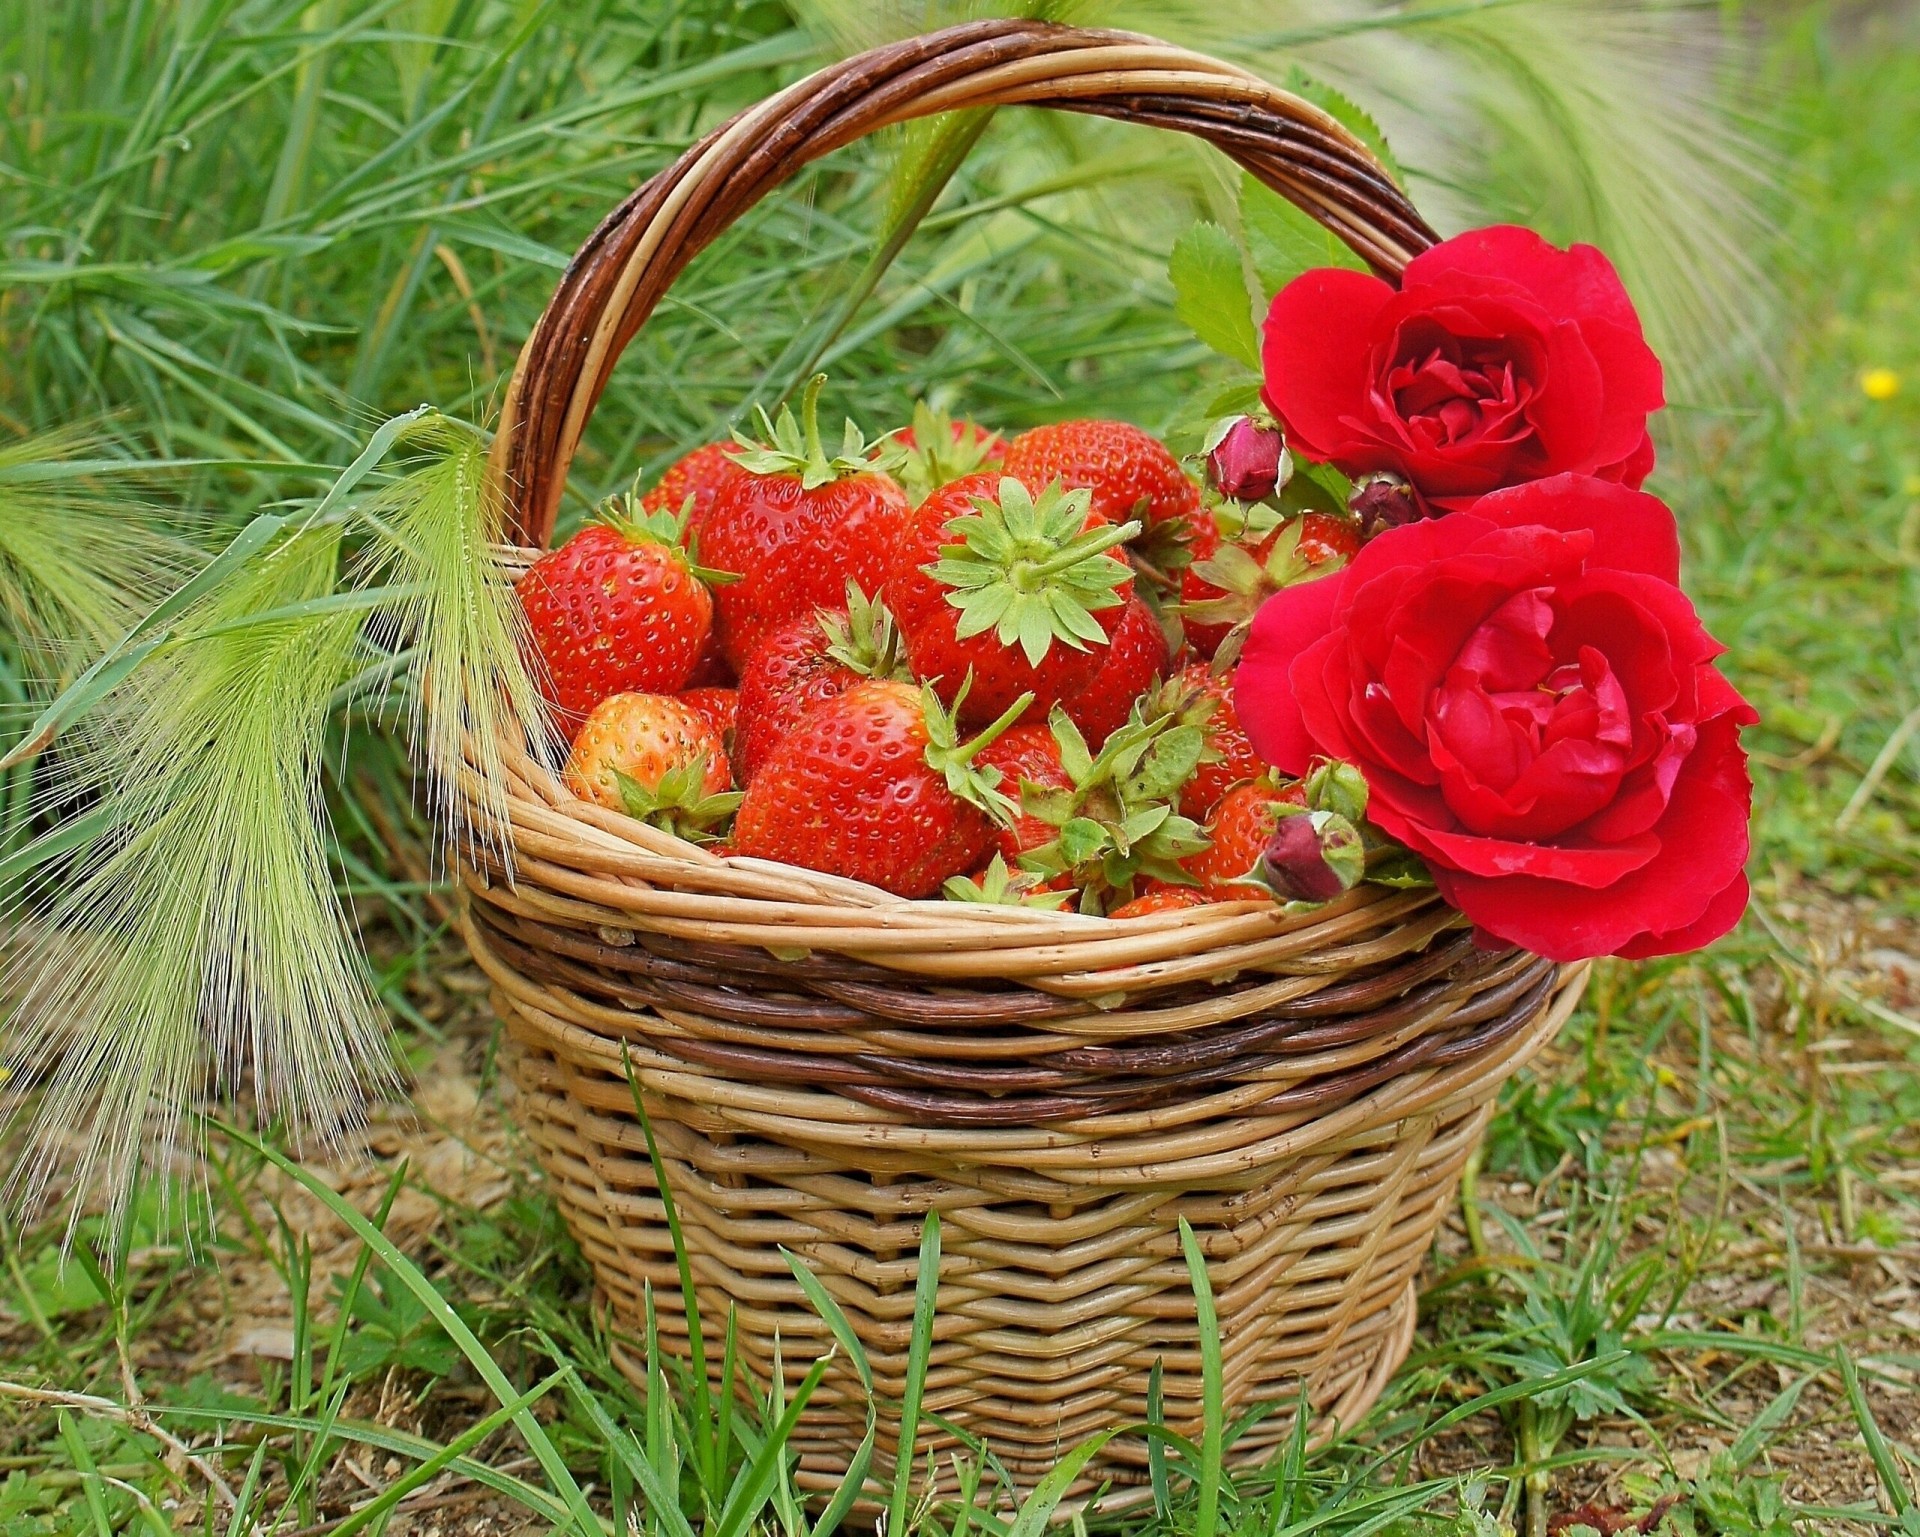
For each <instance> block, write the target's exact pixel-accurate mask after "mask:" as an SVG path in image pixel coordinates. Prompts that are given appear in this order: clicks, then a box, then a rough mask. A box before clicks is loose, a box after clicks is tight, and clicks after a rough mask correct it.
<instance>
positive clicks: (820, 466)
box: [800, 374, 833, 480]
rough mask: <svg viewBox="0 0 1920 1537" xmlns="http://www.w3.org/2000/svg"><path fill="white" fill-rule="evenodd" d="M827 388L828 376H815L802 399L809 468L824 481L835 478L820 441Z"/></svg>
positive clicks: (810, 380) (802, 430)
mask: <svg viewBox="0 0 1920 1537" xmlns="http://www.w3.org/2000/svg"><path fill="white" fill-rule="evenodd" d="M826 387H827V376H826V375H825V374H815V375H814V376H813V377H812V378H811V379H809V380H808V381H807V388H806V392H805V393H804V394H802V395H801V397H800V430H801V432H802V434H803V435H804V438H805V442H806V445H807V467H808V468H809V469H810V470H812V471H813V472H814V473H815V474H816V475H819V476H821V477H822V478H824V479H828V480H831V479H832V478H833V468H832V466H831V465H830V464H829V463H828V461H827V450H826V447H825V445H824V444H822V443H821V441H820V392H821V391H822V390H823V389H825V388H826Z"/></svg>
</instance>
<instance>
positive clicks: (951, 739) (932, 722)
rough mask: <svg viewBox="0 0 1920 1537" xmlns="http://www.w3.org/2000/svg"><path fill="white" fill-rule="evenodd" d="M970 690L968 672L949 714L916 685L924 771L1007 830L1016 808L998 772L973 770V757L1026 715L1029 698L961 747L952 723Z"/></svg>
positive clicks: (928, 689)
mask: <svg viewBox="0 0 1920 1537" xmlns="http://www.w3.org/2000/svg"><path fill="white" fill-rule="evenodd" d="M972 687H973V674H972V673H971V672H969V673H968V674H967V677H966V681H965V682H964V683H962V684H961V685H960V692H959V693H958V694H956V695H955V696H954V700H953V708H952V709H951V710H949V709H948V708H947V707H946V706H945V705H943V704H942V703H941V702H940V696H939V695H938V694H936V693H935V692H934V690H933V685H932V684H931V683H923V684H921V685H920V707H921V710H922V712H923V716H924V719H925V721H926V726H927V747H926V760H927V767H928V768H930V769H932V770H933V771H934V772H935V773H936V774H939V775H940V776H941V777H942V778H944V779H945V780H946V782H947V789H948V790H950V791H951V792H952V793H953V794H954V795H955V796H957V797H958V798H959V799H961V800H963V801H965V802H966V803H967V804H968V805H970V806H975V807H978V808H979V809H980V810H981V811H984V812H985V813H986V814H987V815H988V816H990V817H991V818H993V820H994V821H996V822H998V823H999V824H1000V825H1001V826H1002V827H1011V826H1012V825H1013V819H1014V818H1015V817H1016V816H1018V815H1019V814H1020V808H1019V806H1018V805H1016V804H1015V803H1014V802H1013V801H1012V800H1011V799H1009V798H1008V797H1007V795H1006V794H1005V793H1004V792H1002V791H1001V789H1000V788H999V784H1000V774H999V771H998V770H996V769H981V768H976V767H975V766H974V763H973V757H974V754H975V753H977V752H979V751H980V750H981V749H982V748H983V747H986V746H987V745H988V744H989V743H990V742H992V741H993V740H994V739H995V738H997V737H998V736H999V735H1000V734H1001V733H1002V732H1003V731H1005V730H1006V729H1007V728H1008V727H1009V726H1011V725H1012V724H1013V723H1014V722H1015V721H1017V720H1018V719H1019V718H1020V717H1021V716H1022V715H1024V714H1025V713H1026V710H1027V706H1028V705H1030V704H1032V703H1033V695H1031V694H1022V695H1021V696H1020V697H1019V698H1018V699H1016V700H1015V701H1014V702H1013V703H1012V704H1011V705H1009V706H1008V707H1007V708H1006V709H1005V710H1004V711H1003V712H1002V713H1001V715H1000V718H999V719H998V720H996V721H994V723H993V724H992V725H990V726H988V727H987V728H986V730H984V731H982V732H981V733H980V734H979V735H977V736H976V737H974V739H973V740H972V741H971V742H968V743H966V744H965V745H964V746H962V745H961V744H960V743H959V741H958V740H957V738H958V731H957V729H956V727H955V725H954V721H955V717H956V716H957V715H958V714H959V712H960V706H961V704H962V703H963V702H964V701H965V699H966V697H967V691H968V690H969V689H971V688H972Z"/></svg>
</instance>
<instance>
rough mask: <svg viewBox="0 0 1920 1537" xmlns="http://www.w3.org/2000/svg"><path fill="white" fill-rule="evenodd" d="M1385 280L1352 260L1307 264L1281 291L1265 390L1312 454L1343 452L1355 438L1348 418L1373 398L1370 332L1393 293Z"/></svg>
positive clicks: (1265, 356)
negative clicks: (1351, 266)
mask: <svg viewBox="0 0 1920 1537" xmlns="http://www.w3.org/2000/svg"><path fill="white" fill-rule="evenodd" d="M1393 297H1394V291H1393V289H1392V288H1391V287H1389V286H1388V285H1387V284H1386V283H1385V282H1383V281H1381V280H1380V279H1379V278H1377V277H1373V276H1371V275H1370V274H1368V273H1364V272H1353V271H1350V270H1348V269H1347V268H1344V267H1318V268H1315V269H1314V270H1312V271H1310V272H1303V273H1301V274H1300V276H1299V277H1297V278H1295V279H1294V280H1293V281H1292V282H1291V283H1289V284H1287V286H1286V287H1285V288H1283V289H1281V290H1280V292H1279V293H1278V294H1276V295H1275V296H1274V300H1273V303H1272V305H1271V306H1270V307H1269V308H1268V310H1267V319H1266V324H1265V326H1264V328H1263V340H1262V343H1261V349H1260V361H1261V367H1262V370H1263V372H1264V374H1265V376H1266V385H1265V389H1264V391H1263V396H1264V398H1265V400H1266V403H1267V405H1268V406H1269V407H1271V408H1272V410H1273V413H1274V415H1276V416H1278V417H1279V418H1280V420H1281V421H1283V422H1284V423H1286V426H1287V432H1288V437H1289V440H1290V441H1291V443H1292V445H1293V447H1294V448H1295V449H1296V450H1297V451H1299V452H1301V453H1304V454H1305V455H1306V456H1307V457H1308V458H1309V459H1337V458H1341V457H1342V454H1341V450H1342V449H1343V448H1345V447H1346V446H1347V445H1349V444H1350V443H1351V441H1352V434H1351V433H1350V432H1349V430H1348V429H1347V428H1346V427H1344V426H1343V425H1342V418H1343V417H1346V416H1350V415H1352V414H1353V413H1355V412H1356V411H1358V410H1359V409H1360V408H1361V406H1362V404H1363V402H1364V401H1365V398H1366V393H1367V384H1368V379H1369V376H1370V372H1371V369H1370V360H1369V355H1368V351H1367V348H1366V347H1365V346H1364V345H1363V342H1364V340H1365V338H1367V337H1368V336H1370V335H1371V334H1372V332H1373V323H1374V318H1375V317H1376V316H1377V315H1378V314H1379V312H1380V311H1381V310H1382V309H1383V308H1384V307H1385V306H1386V305H1387V304H1388V303H1390V302H1391V301H1392V299H1393Z"/></svg>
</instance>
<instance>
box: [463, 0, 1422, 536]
mask: <svg viewBox="0 0 1920 1537" xmlns="http://www.w3.org/2000/svg"><path fill="white" fill-rule="evenodd" d="M1012 105H1023V106H1034V107H1052V108H1056V109H1059V110H1062V111H1067V112H1086V113H1091V114H1094V115H1097V116H1101V117H1112V118H1118V119H1120V120H1122V121H1125V122H1131V123H1144V124H1151V125H1153V126H1155V127H1161V128H1171V129H1176V130H1178V131H1180V132H1182V133H1190V134H1193V135H1195V136H1196V137H1198V138H1201V139H1205V140H1206V141H1207V142H1208V143H1210V144H1213V145H1215V146H1216V147H1218V148H1219V149H1221V150H1222V151H1224V152H1225V153H1226V154H1227V155H1228V156H1229V157H1231V158H1232V159H1233V160H1235V161H1236V162H1238V163H1239V164H1240V165H1241V166H1243V167H1244V168H1245V169H1246V170H1248V171H1250V172H1251V173H1252V174H1253V175H1254V176H1256V177H1257V178H1258V179H1259V180H1260V181H1262V182H1263V183H1265V184H1266V185H1267V186H1268V187H1271V188H1272V189H1273V190H1274V191H1275V192H1277V193H1279V194H1280V195H1281V196H1282V197H1285V198H1287V199H1288V200H1289V201H1290V202H1292V203H1294V204H1295V205H1297V206H1298V207H1300V208H1301V209H1303V210H1305V211H1306V212H1307V213H1308V214H1310V215H1312V216H1313V217H1314V218H1315V219H1317V220H1319V221H1320V223H1322V224H1323V225H1325V226H1326V227H1327V228H1328V229H1329V230H1331V231H1332V232H1333V233H1334V234H1336V235H1338V236H1339V237H1340V238H1341V239H1342V240H1344V241H1345V242H1346V243H1347V244H1348V245H1349V246H1351V247H1352V248H1353V249H1354V251H1355V252H1357V253H1358V254H1359V255H1360V256H1361V257H1363V258H1364V259H1365V260H1366V261H1368V262H1369V263H1371V264H1372V265H1373V267H1374V268H1375V269H1376V270H1378V271H1380V272H1382V273H1385V274H1387V275H1390V276H1392V275H1397V274H1398V273H1399V272H1400V270H1401V269H1402V268H1403V267H1405V265H1406V264H1407V262H1408V261H1409V260H1411V259H1412V258H1413V257H1414V256H1415V255H1417V254H1418V253H1419V252H1421V251H1423V250H1425V249H1426V248H1427V247H1428V246H1429V245H1431V244H1433V243H1434V241H1435V240H1436V239H1437V238H1438V237H1437V236H1436V235H1435V233H1434V231H1433V229H1432V228H1431V227H1430V226H1429V225H1428V224H1427V222H1426V221H1425V220H1424V219H1422V218H1421V217H1420V215H1419V214H1418V213H1417V212H1416V211H1415V210H1414V207H1413V205H1412V204H1411V203H1410V202H1408V200H1407V197H1406V194H1405V193H1403V192H1402V191H1401V190H1400V189H1399V187H1397V186H1396V185H1395V184H1394V182H1393V179H1392V178H1391V177H1390V176H1389V175H1388V174H1387V172H1386V170H1385V169H1384V168H1383V167H1382V166H1381V165H1380V163H1379V162H1378V161H1377V160H1376V159H1375V158H1374V157H1373V155H1372V153H1371V152H1370V151H1369V150H1368V149H1367V148H1366V146H1365V145H1363V144H1361V143H1360V141H1359V140H1358V139H1356V138H1355V137H1354V136H1353V135H1352V134H1351V133H1349V132H1348V131H1347V130H1346V129H1345V128H1343V127H1342V126H1341V125H1340V124H1339V123H1337V122H1336V121H1334V119H1333V118H1331V117H1329V116H1328V115H1327V114H1326V113H1325V112H1322V111H1321V110H1320V109H1319V108H1318V107H1315V106H1313V105H1312V104H1311V103H1309V102H1305V101H1302V100H1301V99H1300V98H1299V97H1297V96H1294V95H1292V94H1291V93H1289V92H1287V91H1283V90H1281V89H1279V88H1278V87H1277V86H1274V85H1270V84H1268V83H1267V82H1266V81H1264V80H1262V79H1260V78H1259V77H1258V76H1257V75H1252V74H1249V73H1248V72H1247V71H1245V70H1243V69H1240V68H1237V67H1236V66H1234V65H1231V64H1225V63H1222V62H1221V61H1220V60H1218V59H1212V58H1208V57H1206V56H1205V55H1204V54H1197V53H1190V52H1188V51H1187V50H1186V49H1184V48H1176V47H1174V46H1172V45H1171V44H1168V43H1163V42H1159V41H1157V40H1155V39H1153V38H1149V37H1141V36H1138V35H1136V34H1133V33H1126V32H1109V31H1102V30H1094V29H1088V28H1081V27H1065V26H1058V25H1054V24H1051V23H1046V22H1033V21H1006V20H996V21H978V22H967V23H963V24H961V25H959V26H955V27H948V28H946V29H945V30H943V31H939V32H930V33H927V34H925V35H924V36H920V37H915V38H910V39H908V40H906V41H904V42H899V43H893V44H889V45H887V46H886V47H882V48H875V49H872V50H870V51H869V52H867V53H863V54H859V55H857V56H855V57H854V58H851V59H847V60H844V61H843V62H841V63H839V64H834V65H831V66H829V67H828V68H826V69H823V70H821V71H820V72H819V73H817V74H814V75H810V76H808V77H807V78H806V79H804V80H801V81H798V82H797V83H795V84H794V85H792V86H789V87H788V88H787V89H786V90H784V91H781V92H779V93H777V94H776V95H773V96H770V97H768V98H767V99H766V100H765V101H762V102H760V103H759V104H758V105H756V106H753V107H750V108H748V109H747V110H746V111H744V112H742V113H741V114H739V115H738V116H737V117H735V118H733V119H732V120H731V121H730V122H728V123H726V124H724V125H722V126H721V127H719V128H717V129H715V130H714V131H713V132H712V133H710V134H708V135H707V136H706V138H704V139H702V140H701V141H700V142H699V143H698V144H695V145H694V146H693V147H692V148H690V149H689V150H687V151H686V153H685V154H683V155H681V157H680V158H679V159H678V160H676V161H675V162H674V163H673V164H672V165H670V166H668V167H667V168H666V169H665V170H664V171H661V172H660V173H659V174H658V175H656V176H655V177H653V179H652V180H650V181H648V182H647V183H646V184H645V185H644V186H642V187H640V188H639V189H638V190H637V191H635V192H634V193H633V194H632V195H631V196H629V197H628V198H627V199H626V200H625V201H624V202H623V203H621V204H620V206H619V207H617V208H615V209H614V210H613V212H612V213H610V214H609V215H608V216H607V217H606V219H605V220H603V221H602V223H601V225H600V227H599V228H598V229H596V230H595V231H594V232H593V233H592V235H590V236H588V238H587V241H586V244H585V245H583V246H581V248H580V250H579V253H578V254H577V255H576V256H575V257H574V258H573V261H572V262H571V263H570V264H569V265H568V267H567V270H566V272H565V274H564V275H563V276H562V277H561V279H560V284H559V287H558V289H557V290H556V291H555V293H554V296H553V298H552V299H551V300H550V301H549V302H548V304H547V308H546V311H545V312H544V313H543V314H542V315H541V317H540V320H539V323H538V324H537V325H535V326H534V328H533V333H532V335H530V336H529V337H528V338H527V343H526V345H525V347H523V348H522V349H521V352H520V357H519V361H518V362H517V363H516V364H515V366H514V372H513V378H512V381H511V382H510V383H509V385H508V387H507V396H506V404H505V407H504V409H503V411H502V415H501V422H500V429H499V432H498V434H497V435H496V437H495V439H494V445H493V458H492V471H493V475H494V478H495V483H496V484H497V485H499V486H500V487H502V488H503V490H504V493H505V496H506V504H507V509H508V518H507V524H508V530H509V535H510V537H512V538H514V539H515V540H517V541H518V542H520V543H522V544H527V545H533V546H544V545H545V543H546V542H547V538H548V536H549V535H550V534H551V533H552V531H553V520H554V515H555V513H556V512H557V511H558V509H559V505H560V495H561V491H562V490H563V488H564V487H565V485H566V480H567V471H568V468H569V466H571V464H572V463H573V456H574V453H575V451H576V450H577V449H578V448H579V445H580V438H581V434H582V433H583V432H584V431H585V429H586V424H587V418H588V417H589V416H590V415H591V414H592V412H593V408H594V406H595V404H596V403H597V402H598V401H599V399H600V394H601V391H602V390H604V389H605V388H606V384H607V379H608V377H609V376H610V375H611V373H612V371H613V366H614V364H615V362H616V361H617V360H618V359H619V356H620V354H621V352H622V351H623V350H625V348H626V345H627V343H628V342H630V341H631V340H632V339H633V337H634V335H635V333H636V332H638V331H639V329H640V327H641V325H642V324H643V323H644V322H645V321H646V318H647V317H648V315H650V314H651V313H652V312H653V308H654V306H655V305H656V304H657V303H658V302H659V300H660V297H661V295H663V294H664V293H665V292H666V290H667V288H668V286H669V285H670V284H671V283H672V282H673V280H674V279H675V278H676V277H678V276H679V275H680V273H681V271H682V270H684V269H685V267H686V266H687V264H688V263H689V262H691V261H692V260H693V258H694V257H695V256H696V255H697V254H698V253H699V252H700V251H701V250H702V249H704V248H705V247H706V246H707V245H708V244H709V243H710V242H712V241H713V240H714V239H715V238H716V237H717V236H718V235H719V234H720V233H721V232H722V231H724V230H725V229H726V228H727V226H728V225H730V224H731V223H732V222H733V221H734V220H735V219H737V218H738V217H739V216H740V215H741V214H742V213H744V212H745V211H746V210H747V209H749V208H751V207H752V206H753V205H754V204H755V203H756V202H758V201H759V200H760V199H761V198H762V197H764V196H765V195H766V194H767V193H768V192H770V191H772V190H773V189H774V188H775V187H777V186H778V185H779V184H780V183H781V182H783V181H785V180H786V179H787V178H788V177H789V176H791V175H793V173H794V172H795V171H797V170H799V169H800V168H801V167H802V166H804V165H806V164H808V163H809V162H810V161H813V160H816V159H818V158H819V157H821V156H822V155H825V154H827V153H829V152H830V151H832V150H836V149H839V148H841V147H842V146H843V145H846V144H850V143H852V142H853V141H854V140H855V139H858V138H860V137H862V136H863V135H865V134H868V133H871V132H873V131H874V130H875V129H877V128H884V127H887V126H889V125H891V124H895V123H903V122H906V121H908V120H910V119H913V118H917V117H929V116H932V115H933V114H935V113H940V112H952V111H956V110H960V109H964V108H971V107H999V106H1012Z"/></svg>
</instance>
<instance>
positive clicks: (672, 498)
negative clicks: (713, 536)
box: [640, 443, 740, 527]
mask: <svg viewBox="0 0 1920 1537" xmlns="http://www.w3.org/2000/svg"><path fill="white" fill-rule="evenodd" d="M734 448H735V445H734V444H732V443H707V444H703V445H702V446H701V447H699V448H696V449H695V450H694V451H693V452H692V453H690V454H686V455H684V456H682V457H681V458H679V459H676V460H675V461H674V462H673V463H672V464H670V465H668V466H667V471H666V473H665V474H664V475H662V476H661V477H660V478H659V480H657V481H656V482H654V487H653V489H652V490H651V491H649V492H648V493H647V494H646V495H645V496H643V497H641V498H640V505H641V506H642V507H644V508H646V510H647V511H648V512H673V513H677V512H680V511H681V510H682V509H684V508H685V507H686V505H687V498H688V497H692V498H693V522H694V524H695V526H696V527H697V526H698V525H699V522H700V519H701V518H703V517H704V516H705V515H706V511H707V509H708V508H709V507H711V506H712V505H713V499H714V497H715V496H717V495H718V494H719V492H720V488H721V487H722V486H723V485H725V484H726V483H727V482H728V481H729V480H731V479H732V478H733V477H734V476H735V475H737V474H739V473H740V466H739V465H737V464H735V463H734V462H733V453H734Z"/></svg>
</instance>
